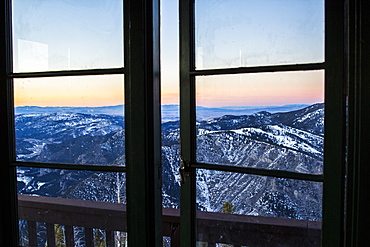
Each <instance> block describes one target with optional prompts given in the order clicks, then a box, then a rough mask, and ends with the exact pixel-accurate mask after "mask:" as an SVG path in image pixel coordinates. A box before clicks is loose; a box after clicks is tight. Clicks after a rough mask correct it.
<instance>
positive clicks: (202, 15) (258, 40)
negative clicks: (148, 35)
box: [195, 0, 324, 69]
mask: <svg viewBox="0 0 370 247" xmlns="http://www.w3.org/2000/svg"><path fill="white" fill-rule="evenodd" d="M195 30H196V32H195V43H196V51H195V52H196V68H197V69H207V68H229V67H246V66H262V65H278V64H296V63H314V62H323V61H324V1H323V0H305V1H302V0H301V1H292V0H282V1H277V0H266V1H253V0H227V1H218V0H196V1H195Z"/></svg>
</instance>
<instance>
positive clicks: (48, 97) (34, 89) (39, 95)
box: [14, 75, 124, 107]
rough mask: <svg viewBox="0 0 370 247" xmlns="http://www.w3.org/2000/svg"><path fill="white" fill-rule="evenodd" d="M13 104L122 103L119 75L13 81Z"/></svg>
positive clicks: (121, 81)
mask: <svg viewBox="0 0 370 247" xmlns="http://www.w3.org/2000/svg"><path fill="white" fill-rule="evenodd" d="M14 104H15V106H41V107H46V106H52V107H53V106H65V107H86V106H87V107H88V106H91V107H98V106H107V105H122V104H124V82H123V76H121V75H109V76H82V77H77V76H72V77H53V78H34V79H15V80H14Z"/></svg>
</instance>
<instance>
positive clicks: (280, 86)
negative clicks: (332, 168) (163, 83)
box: [196, 71, 324, 174]
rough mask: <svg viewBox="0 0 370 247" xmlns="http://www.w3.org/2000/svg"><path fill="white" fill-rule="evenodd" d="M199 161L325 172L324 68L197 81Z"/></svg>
mask: <svg viewBox="0 0 370 247" xmlns="http://www.w3.org/2000/svg"><path fill="white" fill-rule="evenodd" d="M196 96H197V98H196V103H197V112H196V114H197V129H198V134H197V161H198V162H203V163H213V164H222V165H233V166H245V167H257V168H265V169H276V170H288V171H295V172H301V173H311V174H322V172H323V147H324V146H323V141H324V132H323V125H324V103H323V101H324V72H323V71H309V72H281V73H257V74H242V75H224V76H202V77H197V79H196Z"/></svg>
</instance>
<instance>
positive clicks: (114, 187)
mask: <svg viewBox="0 0 370 247" xmlns="http://www.w3.org/2000/svg"><path fill="white" fill-rule="evenodd" d="M17 182H18V194H19V197H18V210H19V229H20V232H19V235H20V244H21V245H22V246H46V245H47V242H48V241H51V240H50V239H52V238H53V239H54V241H55V243H56V244H57V245H56V246H64V245H63V244H66V241H69V240H70V241H71V242H73V243H72V244H70V245H69V246H92V245H89V244H88V243H89V241H90V242H95V244H106V243H107V242H109V241H110V242H111V243H112V242H113V243H119V242H120V243H121V244H124V242H125V236H126V235H125V234H124V233H123V232H126V206H125V205H122V204H126V174H125V173H114V172H92V171H76V170H59V169H46V168H31V167H18V168H17ZM92 201H93V202H92ZM58 244H60V245H58ZM67 246H68V244H67ZM96 246H98V245H96ZM99 246H100V245H99ZM104 246H105V245H104Z"/></svg>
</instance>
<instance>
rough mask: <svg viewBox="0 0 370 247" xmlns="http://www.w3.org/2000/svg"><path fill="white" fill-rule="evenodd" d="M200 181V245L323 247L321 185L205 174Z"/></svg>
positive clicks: (225, 174)
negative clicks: (272, 244) (321, 236)
mask: <svg viewBox="0 0 370 247" xmlns="http://www.w3.org/2000/svg"><path fill="white" fill-rule="evenodd" d="M196 176H197V184H196V191H197V199H196V200H197V209H198V211H197V240H198V241H200V242H203V243H204V244H205V243H212V244H214V243H224V244H234V245H242V246H269V245H270V244H271V243H274V246H280V245H281V246H321V245H320V235H321V233H320V232H321V216H322V184H321V183H318V182H309V181H301V180H292V179H283V178H273V177H263V176H255V175H248V174H240V173H232V172H223V171H213V170H203V169H199V170H197V175H196ZM256 216H258V217H256ZM205 246H207V245H205Z"/></svg>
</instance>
